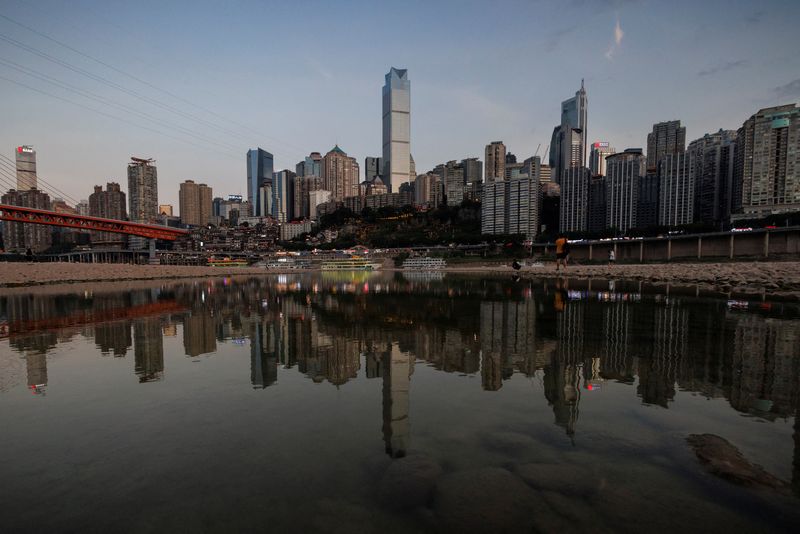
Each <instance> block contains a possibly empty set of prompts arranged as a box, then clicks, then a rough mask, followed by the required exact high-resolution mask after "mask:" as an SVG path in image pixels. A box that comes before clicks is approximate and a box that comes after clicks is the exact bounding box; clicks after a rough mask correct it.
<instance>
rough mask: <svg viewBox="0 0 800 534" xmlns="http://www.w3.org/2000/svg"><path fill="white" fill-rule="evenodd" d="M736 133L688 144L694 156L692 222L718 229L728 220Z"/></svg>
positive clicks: (688, 150) (723, 134)
mask: <svg viewBox="0 0 800 534" xmlns="http://www.w3.org/2000/svg"><path fill="white" fill-rule="evenodd" d="M735 144H736V132H735V131H733V130H719V131H718V132H716V133H713V134H706V135H704V136H703V137H701V138H700V139H695V140H694V141H692V142H691V143H689V147H688V148H687V149H686V152H687V154H692V155H693V156H694V190H695V194H694V220H695V221H698V222H703V223H708V224H717V225H721V224H722V223H723V222H726V221H728V220H729V219H730V216H731V208H732V201H733V167H734V153H735Z"/></svg>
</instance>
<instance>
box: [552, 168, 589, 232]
mask: <svg viewBox="0 0 800 534" xmlns="http://www.w3.org/2000/svg"><path fill="white" fill-rule="evenodd" d="M589 178H590V173H589V169H587V168H586V167H570V168H568V169H564V172H563V173H561V208H560V212H559V220H558V225H559V229H560V231H561V232H585V231H586V228H587V223H588V215H589V209H588V207H589Z"/></svg>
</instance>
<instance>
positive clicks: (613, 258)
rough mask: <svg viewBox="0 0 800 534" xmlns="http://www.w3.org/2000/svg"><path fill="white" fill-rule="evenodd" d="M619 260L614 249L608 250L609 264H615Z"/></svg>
mask: <svg viewBox="0 0 800 534" xmlns="http://www.w3.org/2000/svg"><path fill="white" fill-rule="evenodd" d="M616 262H617V255H616V254H614V249H613V248H612V249H611V250H609V251H608V264H609V265H614V264H615V263H616Z"/></svg>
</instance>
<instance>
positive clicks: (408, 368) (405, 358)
mask: <svg viewBox="0 0 800 534" xmlns="http://www.w3.org/2000/svg"><path fill="white" fill-rule="evenodd" d="M383 358H384V359H383V361H384V374H383V441H384V443H385V444H386V454H388V455H389V456H391V457H392V458H402V457H403V456H405V455H406V452H407V451H408V448H409V445H410V439H411V435H410V430H411V429H410V424H409V418H408V416H409V393H410V389H411V373H413V372H414V357H413V356H412V355H411V353H408V352H400V348H399V347H398V346H397V344H393V345H392V348H391V352H388V353H386V354H384V357H383Z"/></svg>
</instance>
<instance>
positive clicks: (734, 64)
mask: <svg viewBox="0 0 800 534" xmlns="http://www.w3.org/2000/svg"><path fill="white" fill-rule="evenodd" d="M745 66H747V60H746V59H737V60H734V61H726V62H725V63H720V64H719V65H714V66H713V67H709V68H707V69H703V70H701V71H700V72H698V73H697V75H698V76H711V75H712V74H718V73H720V72H728V71H729V70H733V69H738V68H739V67H745Z"/></svg>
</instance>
